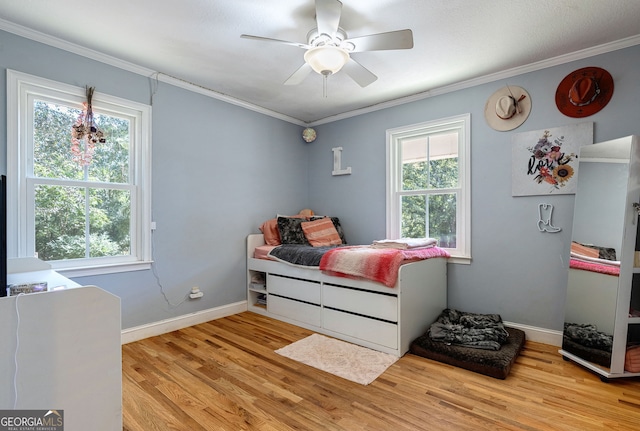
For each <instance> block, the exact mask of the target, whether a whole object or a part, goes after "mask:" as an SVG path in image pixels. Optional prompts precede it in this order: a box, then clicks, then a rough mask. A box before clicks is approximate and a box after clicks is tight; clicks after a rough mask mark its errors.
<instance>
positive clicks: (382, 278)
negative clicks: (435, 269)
mask: <svg viewBox="0 0 640 431" xmlns="http://www.w3.org/2000/svg"><path fill="white" fill-rule="evenodd" d="M434 257H450V254H449V253H448V252H447V251H446V250H443V249H441V248H439V247H426V248H413V249H408V250H401V249H393V248H372V247H371V246H352V247H339V248H335V249H332V250H329V251H327V252H326V253H325V254H324V255H323V256H322V259H321V260H320V270H321V271H324V272H327V273H329V274H331V275H336V276H342V277H345V276H347V277H349V276H350V277H362V278H365V279H368V280H372V281H377V282H378V283H382V284H384V285H385V286H388V287H393V286H395V284H396V281H397V280H398V271H399V269H400V265H402V264H403V263H408V262H415V261H418V260H423V259H431V258H434Z"/></svg>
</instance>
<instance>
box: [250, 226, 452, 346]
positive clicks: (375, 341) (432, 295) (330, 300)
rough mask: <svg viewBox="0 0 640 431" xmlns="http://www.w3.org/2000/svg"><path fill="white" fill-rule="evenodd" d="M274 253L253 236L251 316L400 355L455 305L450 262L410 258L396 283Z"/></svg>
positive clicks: (251, 251) (263, 236)
mask: <svg viewBox="0 0 640 431" xmlns="http://www.w3.org/2000/svg"><path fill="white" fill-rule="evenodd" d="M265 246H266V247H265ZM273 247H274V246H273V245H269V244H266V243H265V235H264V234H250V235H249V236H248V237H247V285H248V300H247V303H248V306H247V308H248V310H249V311H252V312H255V313H260V314H263V315H266V316H269V317H272V318H275V319H278V320H281V321H284V322H288V323H292V324H294V325H297V326H300V327H303V328H306V329H310V330H313V331H316V332H319V333H322V334H325V335H328V336H332V337H335V338H338V339H341V340H344V341H348V342H352V343H354V344H358V345H361V346H364V347H368V348H371V349H374V350H377V351H381V352H385V353H389V354H393V355H395V356H398V357H400V356H402V355H404V354H405V353H406V352H407V351H408V350H409V346H410V344H411V342H412V341H413V340H414V339H415V338H416V337H418V336H420V335H421V334H423V333H424V332H425V331H426V330H427V328H428V327H429V325H430V324H431V323H432V322H433V321H434V320H435V319H436V318H437V317H438V315H439V314H440V313H441V312H442V310H443V309H445V308H446V306H447V270H446V262H447V260H446V258H444V257H436V256H434V257H431V258H425V259H420V260H411V259H408V260H407V259H403V260H402V262H401V263H400V265H399V267H398V270H397V277H396V278H395V279H394V283H393V284H392V285H390V284H391V283H389V282H387V284H385V283H382V282H378V281H373V280H370V279H365V278H362V277H358V276H353V275H348V274H339V273H331V272H329V271H323V270H321V269H320V267H319V266H311V267H305V266H302V265H294V264H289V263H284V262H282V261H278V260H273V258H272V257H270V256H269V255H268V254H269V251H270V250H271V249H273ZM256 250H257V253H258V254H257V255H256ZM256 256H257V257H256Z"/></svg>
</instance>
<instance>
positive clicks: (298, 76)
mask: <svg viewBox="0 0 640 431" xmlns="http://www.w3.org/2000/svg"><path fill="white" fill-rule="evenodd" d="M312 70H313V69H311V66H309V65H308V64H307V63H304V64H303V65H302V66H300V67H299V68H298V70H296V71H295V72H293V74H291V76H290V77H289V78H287V80H286V81H284V85H298V84H300V83H301V82H302V81H303V80H304V78H306V77H307V75H309V73H311V71H312Z"/></svg>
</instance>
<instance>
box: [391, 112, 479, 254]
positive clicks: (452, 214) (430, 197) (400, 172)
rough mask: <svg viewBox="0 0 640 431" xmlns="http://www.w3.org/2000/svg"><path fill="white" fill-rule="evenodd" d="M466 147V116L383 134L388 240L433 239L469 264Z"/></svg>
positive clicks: (469, 242) (467, 126)
mask: <svg viewBox="0 0 640 431" xmlns="http://www.w3.org/2000/svg"><path fill="white" fill-rule="evenodd" d="M469 147H470V115H469V114H466V115H461V116H457V117H452V118H446V119H443V120H435V121H429V122H426V123H421V124H414V125H411V126H406V127H400V128H397V129H390V130H387V237H388V238H392V239H397V238H428V237H430V238H436V239H438V242H439V246H440V247H442V248H445V249H447V250H448V251H449V252H450V253H451V256H452V257H453V258H461V259H460V260H459V261H460V262H464V261H468V259H470V258H471V228H470V220H471V217H470V206H471V205H470V202H471V199H470V191H471V187H470V152H469ZM454 261H455V260H454Z"/></svg>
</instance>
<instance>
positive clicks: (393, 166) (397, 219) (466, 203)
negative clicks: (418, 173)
mask: <svg viewBox="0 0 640 431" xmlns="http://www.w3.org/2000/svg"><path fill="white" fill-rule="evenodd" d="M452 129H456V130H458V131H459V133H460V135H459V136H460V139H459V141H458V168H459V183H458V187H456V188H449V189H445V190H446V191H451V192H455V193H456V194H457V195H458V199H457V200H456V211H457V213H456V245H457V247H456V248H455V249H447V251H449V253H450V254H451V259H450V260H449V261H450V262H453V263H470V261H471V151H470V148H471V114H463V115H458V116H454V117H449V118H444V119H439V120H432V121H426V122H424V123H419V124H412V125H409V126H403V127H398V128H394V129H388V130H387V173H386V174H387V190H386V191H387V193H386V195H387V201H386V209H387V214H386V218H387V234H386V235H387V238H389V239H398V238H399V237H400V232H401V221H402V216H401V213H402V204H401V200H402V196H403V195H405V194H408V193H409V192H407V191H403V190H402V179H401V175H402V154H401V145H400V142H401V140H402V139H405V138H408V137H412V136H419V135H429V134H435V133H442V132H444V131H447V130H452Z"/></svg>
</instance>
